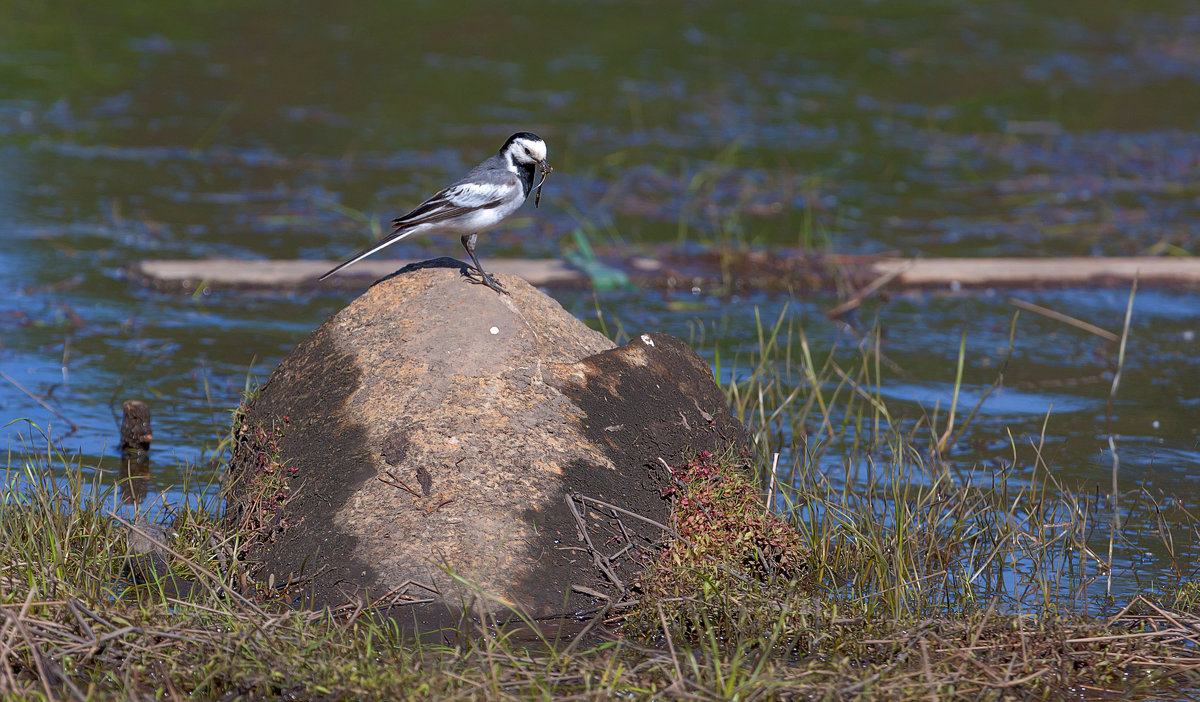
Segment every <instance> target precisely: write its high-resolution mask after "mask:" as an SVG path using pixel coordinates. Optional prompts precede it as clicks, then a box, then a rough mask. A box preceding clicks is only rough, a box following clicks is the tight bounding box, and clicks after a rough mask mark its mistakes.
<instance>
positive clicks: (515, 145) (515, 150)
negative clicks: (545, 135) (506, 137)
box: [508, 138, 546, 163]
mask: <svg viewBox="0 0 1200 702" xmlns="http://www.w3.org/2000/svg"><path fill="white" fill-rule="evenodd" d="M508 152H509V153H510V154H511V155H512V160H513V163H545V161H546V142H544V141H542V140H541V139H524V138H521V139H514V140H513V142H512V143H511V144H509V145H508Z"/></svg>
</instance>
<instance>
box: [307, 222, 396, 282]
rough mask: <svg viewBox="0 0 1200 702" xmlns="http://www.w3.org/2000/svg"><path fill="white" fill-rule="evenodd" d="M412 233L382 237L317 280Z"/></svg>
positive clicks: (393, 233) (323, 278)
mask: <svg viewBox="0 0 1200 702" xmlns="http://www.w3.org/2000/svg"><path fill="white" fill-rule="evenodd" d="M413 231H414V230H413V229H411V228H408V229H397V230H396V231H394V232H392V233H391V234H389V235H388V236H386V237H384V238H383V239H380V240H379V241H378V242H377V243H375V244H372V245H371V246H368V247H367V248H365V249H363V250H362V251H359V252H358V253H356V254H354V255H353V256H351V257H350V258H348V259H346V260H345V261H343V262H342V263H339V264H338V265H337V266H336V267H334V268H333V270H331V271H329V272H328V273H326V274H325V275H323V276H321V277H320V278H318V280H325V279H326V278H328V277H329V276H331V275H333V274H334V273H337V272H338V271H340V270H342V269H343V268H345V267H346V266H350V265H353V264H355V263H358V262H359V261H361V260H363V259H364V258H366V257H367V256H370V255H371V254H373V253H375V252H376V251H382V250H383V249H386V248H387V247H389V246H391V245H392V244H394V243H396V242H397V241H400V240H401V239H403V238H404V237H406V236H408V235H409V234H412V233H413Z"/></svg>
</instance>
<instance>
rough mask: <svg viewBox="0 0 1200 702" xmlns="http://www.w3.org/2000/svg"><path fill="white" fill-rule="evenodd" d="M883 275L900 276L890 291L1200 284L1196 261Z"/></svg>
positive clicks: (1035, 264) (1021, 263) (1083, 260)
mask: <svg viewBox="0 0 1200 702" xmlns="http://www.w3.org/2000/svg"><path fill="white" fill-rule="evenodd" d="M872 268H873V269H874V271H875V272H876V273H877V274H879V275H883V274H885V273H891V272H893V271H896V270H899V269H904V270H900V272H899V274H898V275H897V276H896V278H895V280H894V281H893V285H900V286H905V285H911V286H935V285H962V286H965V287H980V286H992V285H994V286H1005V287H1017V286H1022V285H1084V284H1110V285H1111V284H1114V283H1122V282H1132V281H1133V279H1134V277H1135V276H1137V277H1138V279H1139V280H1140V281H1141V282H1143V283H1159V284H1170V283H1174V284H1200V258H1183V257H1171V258H1159V257H1150V256H1138V257H1128V258H1098V257H1090V256H1073V257H1065V258H912V259H885V260H880V261H876V262H875V263H874V264H872Z"/></svg>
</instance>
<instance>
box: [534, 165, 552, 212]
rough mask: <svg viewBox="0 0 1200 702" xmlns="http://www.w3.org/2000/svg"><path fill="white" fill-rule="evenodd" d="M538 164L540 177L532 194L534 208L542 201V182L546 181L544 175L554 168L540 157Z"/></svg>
mask: <svg viewBox="0 0 1200 702" xmlns="http://www.w3.org/2000/svg"><path fill="white" fill-rule="evenodd" d="M538 166H540V167H541V171H542V179H541V180H539V181H538V184H537V192H536V193H534V196H533V206H534V208H535V209H536V208H537V206H538V205H539V204H540V203H541V201H542V183H545V182H546V176H548V175H550V174H551V173H553V172H554V169H553V168H551V167H550V164H549V163H547V162H546V160H545V159H542V160H541V161H539V162H538Z"/></svg>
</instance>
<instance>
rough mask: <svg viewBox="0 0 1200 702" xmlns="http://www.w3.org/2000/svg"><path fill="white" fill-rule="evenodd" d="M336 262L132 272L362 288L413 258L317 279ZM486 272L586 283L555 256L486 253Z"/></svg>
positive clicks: (172, 265) (154, 267)
mask: <svg viewBox="0 0 1200 702" xmlns="http://www.w3.org/2000/svg"><path fill="white" fill-rule="evenodd" d="M338 263H340V261H289V260H271V261H250V260H245V259H232V258H209V259H201V260H198V261H162V260H158V261H155V260H150V261H140V262H138V263H136V264H134V265H133V268H132V272H133V274H134V276H135V277H136V278H138V279H140V280H141V281H142V282H143V283H145V284H147V285H149V286H150V287H153V288H156V289H160V290H183V291H185V292H194V291H195V290H197V289H199V288H202V287H209V288H219V289H230V288H235V289H236V288H272V289H280V288H310V287H311V288H329V289H339V288H341V289H345V288H363V287H365V286H366V285H369V284H370V283H372V282H374V281H376V280H379V279H380V278H384V277H386V276H389V275H391V274H392V273H395V272H396V271H398V270H400V269H401V268H404V267H405V266H407V265H409V264H412V263H417V261H410V260H400V259H379V260H374V261H372V260H367V261H359V262H358V263H356V264H354V267H353V268H349V269H347V270H346V271H344V272H340V273H338V274H337V275H335V276H333V277H331V278H328V279H326V280H322V281H320V282H318V281H317V279H318V278H320V277H321V276H322V275H324V274H325V273H327V272H328V271H329V270H330V269H331V268H333V267H334V266H336V265H337V264H338ZM484 265H485V266H487V270H488V272H489V273H495V274H507V275H516V276H520V277H522V278H524V279H525V280H527V281H529V283H530V284H531V285H536V286H545V287H587V286H588V279H587V276H585V275H584V274H583V273H581V272H579V271H577V270H574V269H572V268H570V267H568V266H567V264H565V263H563V262H562V261H559V260H555V259H516V258H490V259H487V262H486V263H484Z"/></svg>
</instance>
